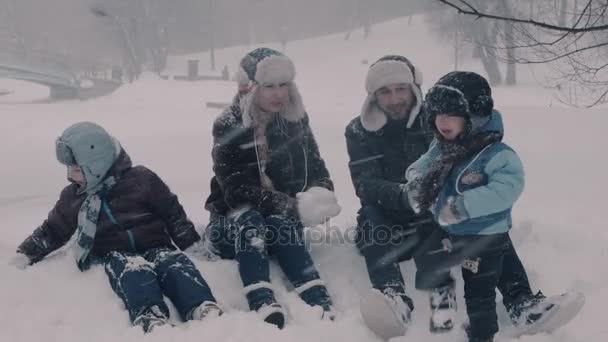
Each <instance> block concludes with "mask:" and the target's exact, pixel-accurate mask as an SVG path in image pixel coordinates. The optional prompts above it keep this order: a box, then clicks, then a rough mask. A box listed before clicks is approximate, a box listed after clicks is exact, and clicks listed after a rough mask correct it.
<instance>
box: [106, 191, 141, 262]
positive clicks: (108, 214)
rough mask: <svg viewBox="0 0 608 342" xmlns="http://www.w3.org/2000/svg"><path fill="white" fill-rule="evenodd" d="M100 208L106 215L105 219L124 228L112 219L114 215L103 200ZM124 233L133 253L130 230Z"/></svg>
mask: <svg viewBox="0 0 608 342" xmlns="http://www.w3.org/2000/svg"><path fill="white" fill-rule="evenodd" d="M101 207H102V208H103V212H104V213H105V214H106V217H107V218H108V219H109V220H110V222H112V223H113V224H115V225H117V226H119V227H120V228H123V229H124V227H123V226H122V225H121V224H120V223H118V221H116V218H115V217H114V214H112V210H111V209H110V206H109V205H108V203H107V202H106V200H105V199H104V200H102V202H101ZM125 231H126V232H127V237H128V238H129V247H131V250H132V251H133V252H135V251H136V249H135V237H134V236H133V232H132V231H131V229H125Z"/></svg>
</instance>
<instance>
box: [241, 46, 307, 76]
mask: <svg viewBox="0 0 608 342" xmlns="http://www.w3.org/2000/svg"><path fill="white" fill-rule="evenodd" d="M241 69H242V71H241V72H242V73H243V74H244V75H247V77H248V78H249V79H250V80H251V81H253V82H256V83H259V84H276V83H286V82H292V81H293V80H294V79H295V77H296V68H295V66H294V64H293V62H292V61H291V59H290V58H289V57H287V56H285V55H283V54H282V53H280V52H279V51H276V50H273V49H270V48H267V47H261V48H257V49H255V50H253V51H251V52H249V53H248V54H246V55H245V57H243V59H241Z"/></svg>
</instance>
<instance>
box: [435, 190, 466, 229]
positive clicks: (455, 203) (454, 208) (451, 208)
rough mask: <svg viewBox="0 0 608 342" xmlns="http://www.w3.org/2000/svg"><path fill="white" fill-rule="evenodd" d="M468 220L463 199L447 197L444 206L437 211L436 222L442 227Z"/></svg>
mask: <svg viewBox="0 0 608 342" xmlns="http://www.w3.org/2000/svg"><path fill="white" fill-rule="evenodd" d="M468 218H469V214H468V213H467V209H466V208H465V206H464V197H462V196H456V197H448V199H447V201H446V203H445V205H444V206H443V207H442V208H441V210H440V211H439V219H438V220H437V221H438V222H439V224H440V225H442V226H449V225H452V224H456V223H460V222H462V221H464V220H466V219H468Z"/></svg>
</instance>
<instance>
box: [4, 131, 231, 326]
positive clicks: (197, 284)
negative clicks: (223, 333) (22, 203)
mask: <svg viewBox="0 0 608 342" xmlns="http://www.w3.org/2000/svg"><path fill="white" fill-rule="evenodd" d="M55 149H56V153H57V159H58V160H59V162H61V163H62V164H64V165H66V166H67V176H68V180H69V181H70V183H71V184H70V185H68V186H67V187H65V188H64V189H63V191H62V192H61V195H60V198H59V201H58V202H57V203H56V204H55V207H54V208H53V209H52V210H51V211H50V213H49V215H48V218H47V219H46V220H45V221H44V223H43V224H42V225H41V226H40V227H38V228H37V229H36V230H35V231H34V233H33V234H32V235H30V236H29V237H28V238H27V239H25V241H23V243H21V245H19V247H18V249H17V253H18V256H17V257H16V259H21V262H22V265H28V264H29V265H32V264H34V263H37V262H39V261H41V260H42V259H43V258H44V257H45V256H47V255H48V254H50V253H51V252H53V251H55V250H57V249H58V248H60V247H62V246H63V245H65V244H66V243H67V242H68V241H69V240H70V238H71V237H72V236H73V235H74V236H75V238H74V241H73V244H72V249H73V253H74V258H75V261H76V265H77V267H78V268H79V269H80V270H81V271H85V270H87V269H89V268H90V267H91V265H94V264H102V265H103V266H104V267H105V271H106V273H107V275H108V278H109V280H110V285H111V287H112V289H113V290H114V292H115V293H116V294H117V295H118V296H119V297H120V298H121V299H122V300H123V302H124V304H125V306H126V308H127V310H128V311H129V317H130V319H131V322H132V323H133V325H138V326H141V327H142V328H143V330H144V331H145V332H149V331H151V330H152V329H153V328H154V327H156V326H159V325H163V324H165V323H167V322H168V319H169V308H168V307H167V304H166V303H165V302H164V300H163V295H166V296H167V297H168V298H170V299H171V300H172V302H173V304H175V307H176V308H177V311H178V312H179V314H180V316H181V318H182V319H183V320H185V321H186V320H201V319H203V318H205V317H207V316H210V315H211V316H214V315H215V316H217V315H220V314H221V312H222V311H221V310H220V308H219V306H218V305H217V303H216V300H215V298H214V297H213V294H212V293H211V289H210V288H209V286H208V285H207V283H206V282H205V280H204V279H203V277H202V275H201V274H200V273H199V271H198V270H197V269H196V266H195V265H194V264H193V263H192V261H191V260H190V259H189V258H188V257H187V256H186V255H185V254H184V253H182V252H181V251H180V250H184V249H186V248H188V247H191V246H193V245H195V243H197V242H198V241H199V240H200V237H199V235H198V233H197V232H196V230H195V229H194V225H193V224H192V222H191V221H190V220H188V217H187V216H186V213H185V212H184V209H183V208H182V206H181V205H180V203H179V201H178V198H177V196H176V195H174V194H173V193H172V192H171V191H170V189H169V188H168V187H167V185H166V184H165V183H164V182H163V181H162V180H161V179H160V178H159V177H158V176H157V175H156V174H155V173H154V172H152V171H150V170H149V169H147V168H146V167H144V166H135V167H133V166H132V164H131V159H130V158H129V155H128V154H127V152H126V151H125V150H124V149H123V148H122V147H121V145H120V143H119V142H118V141H117V140H116V139H114V138H113V137H112V136H110V135H109V134H108V133H107V132H106V131H105V130H104V129H103V128H102V127H100V126H98V125H96V124H94V123H89V122H81V123H77V124H74V125H72V126H70V127H69V128H67V129H66V130H65V131H64V132H63V134H62V135H61V136H60V137H59V138H58V139H57V141H56V145H55ZM176 246H177V248H176Z"/></svg>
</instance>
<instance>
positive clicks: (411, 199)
mask: <svg viewBox="0 0 608 342" xmlns="http://www.w3.org/2000/svg"><path fill="white" fill-rule="evenodd" d="M412 184H413V182H408V183H407V184H404V185H402V186H401V189H402V196H403V201H404V202H405V204H406V206H407V207H409V208H411V209H412V210H413V211H414V212H415V213H416V214H420V212H421V211H422V210H421V208H420V203H419V202H418V195H419V192H418V189H417V188H416V187H415V186H413V185H412Z"/></svg>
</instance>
